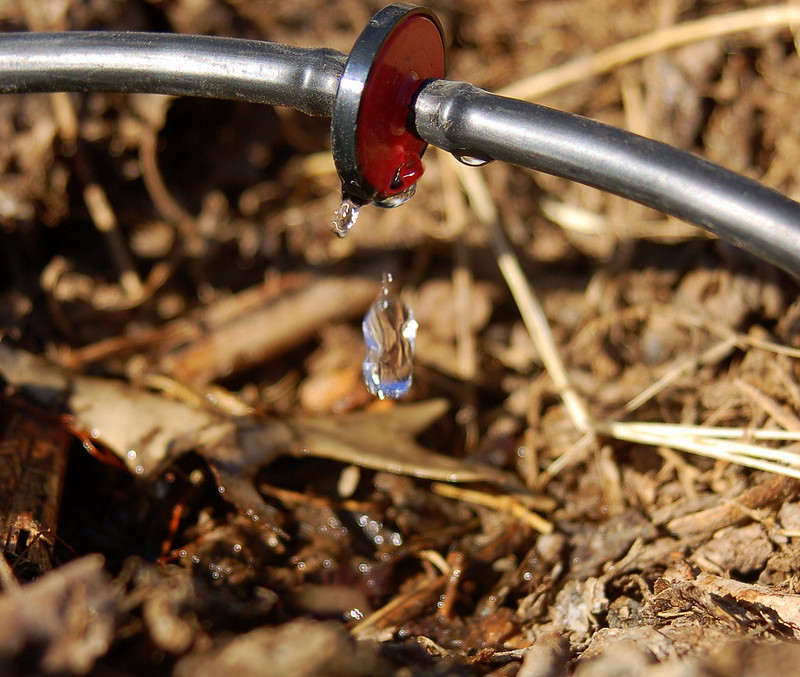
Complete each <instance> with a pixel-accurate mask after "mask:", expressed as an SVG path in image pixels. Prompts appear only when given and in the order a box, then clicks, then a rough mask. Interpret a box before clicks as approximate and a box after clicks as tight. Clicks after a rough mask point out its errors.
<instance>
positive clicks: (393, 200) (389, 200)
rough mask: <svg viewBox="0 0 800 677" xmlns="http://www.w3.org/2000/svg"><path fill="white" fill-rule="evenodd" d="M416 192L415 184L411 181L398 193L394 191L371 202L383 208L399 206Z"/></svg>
mask: <svg viewBox="0 0 800 677" xmlns="http://www.w3.org/2000/svg"><path fill="white" fill-rule="evenodd" d="M416 192H417V184H416V183H412V184H411V185H410V186H409V187H408V188H406V189H405V190H401V191H400V192H399V193H395V194H394V195H390V196H389V197H384V198H381V199H380V200H373V201H372V204H374V205H376V206H378V207H383V208H384V209H391V208H392V207H399V206H400V205H404V204H405V203H406V202H408V201H409V200H410V199H411V198H412V197H414V193H416Z"/></svg>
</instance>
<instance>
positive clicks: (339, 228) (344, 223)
mask: <svg viewBox="0 0 800 677" xmlns="http://www.w3.org/2000/svg"><path fill="white" fill-rule="evenodd" d="M359 211H360V207H359V206H358V205H357V204H356V203H355V202H353V200H352V199H350V198H349V197H347V195H344V194H343V195H342V204H341V206H340V207H339V209H337V210H336V211H335V212H334V213H333V221H331V225H332V230H333V232H334V233H336V234H337V235H338V236H339V237H344V236H345V235H347V233H349V232H350V229H351V228H352V227H353V226H354V225H355V223H356V221H357V220H358V213H359Z"/></svg>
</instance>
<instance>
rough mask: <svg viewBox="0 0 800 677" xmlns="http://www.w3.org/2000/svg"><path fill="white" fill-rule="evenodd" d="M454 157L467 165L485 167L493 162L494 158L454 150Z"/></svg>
mask: <svg viewBox="0 0 800 677" xmlns="http://www.w3.org/2000/svg"><path fill="white" fill-rule="evenodd" d="M453 157H454V158H455V159H456V160H458V161H459V162H460V163H461V164H462V165H467V167H483V166H485V165H488V164H489V163H490V162H493V159H492V158H484V157H478V156H477V155H469V154H467V153H459V152H454V153H453Z"/></svg>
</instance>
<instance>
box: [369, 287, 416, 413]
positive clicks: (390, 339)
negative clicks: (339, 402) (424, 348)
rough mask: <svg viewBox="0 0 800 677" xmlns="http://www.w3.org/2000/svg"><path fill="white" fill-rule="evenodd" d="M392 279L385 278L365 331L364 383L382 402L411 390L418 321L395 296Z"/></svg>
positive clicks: (371, 308) (370, 312) (401, 395)
mask: <svg viewBox="0 0 800 677" xmlns="http://www.w3.org/2000/svg"><path fill="white" fill-rule="evenodd" d="M391 282H392V276H391V275H388V274H384V276H383V289H382V290H381V293H380V294H379V295H378V298H377V299H376V301H375V303H373V304H372V306H371V307H370V309H369V311H368V312H367V314H366V315H365V316H364V322H363V323H362V325H361V327H362V330H363V332H364V342H365V343H366V344H367V356H366V358H365V359H364V367H363V370H364V382H365V384H366V386H367V390H369V391H370V393H372V394H373V395H376V396H377V397H378V398H379V399H381V400H382V399H384V398H386V397H390V398H392V399H397V398H398V397H403V396H404V395H406V394H407V393H408V390H409V388H411V378H412V366H413V356H414V340H415V339H416V337H417V328H418V326H419V325H418V324H417V321H416V320H415V319H414V314H413V313H412V312H411V308H409V307H408V305H406V304H405V303H403V302H402V301H401V300H400V299H398V298H397V297H395V296H394V295H392V294H391V292H390V290H389V285H390V283H391Z"/></svg>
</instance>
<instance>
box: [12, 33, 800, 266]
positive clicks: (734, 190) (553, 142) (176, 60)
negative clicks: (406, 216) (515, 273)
mask: <svg viewBox="0 0 800 677" xmlns="http://www.w3.org/2000/svg"><path fill="white" fill-rule="evenodd" d="M345 60H346V58H345V56H344V55H342V54H339V53H338V52H335V51H333V50H329V49H303V48H296V47H287V46H284V45H278V44H274V43H266V42H258V41H252V40H240V39H231V38H210V37H201V36H189V35H173V34H150V33H100V32H87V33H83V32H75V33H7V34H3V35H0V93H20V92H46V91H50V92H52V91H82V92H90V91H117V92H143V93H153V94H173V95H190V96H203V97H214V98H224V99H239V100H245V101H252V102H257V103H269V104H274V105H280V106H288V107H291V108H295V109H297V110H300V111H302V112H304V113H307V114H309V115H324V116H327V115H330V114H331V112H332V110H333V104H334V101H335V100H336V92H337V88H338V84H339V78H340V77H341V74H342V70H343V68H344V63H345ZM412 123H413V125H414V127H415V129H416V132H417V133H418V134H419V136H420V137H421V138H422V139H423V140H425V141H426V142H428V143H430V144H432V145H435V146H439V147H440V148H444V149H445V150H448V151H451V152H455V153H460V154H464V155H470V156H475V157H480V158H484V159H495V160H502V161H505V162H510V163H513V164H517V165H521V166H524V167H529V168H531V169H536V170H540V171H543V172H547V173H550V174H554V175H557V176H561V177H565V178H569V179H572V180H574V181H578V182H580V183H585V184H588V185H590V186H595V187H597V188H601V189H603V190H607V191H609V192H612V193H615V194H617V195H621V196H623V197H626V198H629V199H631V200H635V201H636V202H640V203H641V204H644V205H647V206H650V207H653V208H655V209H658V210H661V211H663V212H665V213H667V214H671V215H673V216H676V217H678V218H681V219H683V220H685V221H688V222H689V223H692V224H694V225H696V226H700V227H702V228H705V229H706V230H708V231H710V232H712V233H715V234H716V235H718V236H719V237H721V238H723V239H726V240H728V241H730V242H732V243H733V244H734V245H736V246H739V247H742V248H743V249H746V250H747V251H750V252H751V253H753V254H755V255H757V256H759V257H761V258H763V259H765V260H767V261H770V262H771V263H774V264H775V265H776V266H779V267H780V268H782V269H783V270H785V271H787V272H788V273H790V274H791V275H793V276H794V277H796V278H800V204H798V203H797V202H794V201H793V200H790V199H789V198H787V197H785V196H783V195H781V194H780V193H777V192H775V191H773V190H770V189H768V188H765V187H764V186H762V185H760V184H758V183H756V182H755V181H752V180H750V179H747V178H745V177H743V176H740V175H738V174H735V173H733V172H730V171H728V170H726V169H723V168H722V167H720V166H718V165H715V164H713V163H711V162H708V161H706V160H704V159H702V158H699V157H697V156H695V155H692V154H690V153H686V152H683V151H679V150H677V149H675V148H672V147H670V146H667V145H665V144H662V143H658V142H656V141H652V140H650V139H645V138H643V137H640V136H637V135H634V134H631V133H629V132H625V131H623V130H620V129H617V128H614V127H610V126H608V125H603V124H600V123H598V122H594V121H592V120H588V119H586V118H582V117H579V116H576V115H571V114H569V113H564V112H561V111H557V110H553V109H550V108H545V107H542V106H538V105H536V104H532V103H526V102H523V101H518V100H515V99H509V98H504V97H500V96H497V95H494V94H490V93H488V92H485V91H483V90H480V89H478V88H477V87H474V86H472V85H469V84H467V83H460V82H450V81H446V80H434V81H432V82H429V83H427V84H426V85H425V86H424V87H423V88H422V89H421V90H420V92H419V94H418V96H417V99H416V102H415V106H414V111H413V115H412Z"/></svg>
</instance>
